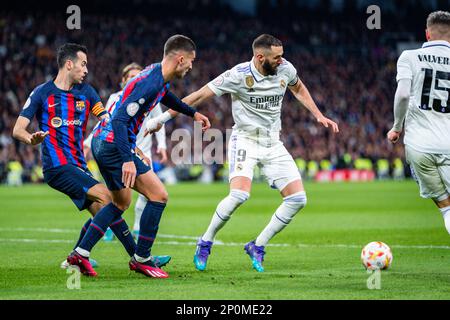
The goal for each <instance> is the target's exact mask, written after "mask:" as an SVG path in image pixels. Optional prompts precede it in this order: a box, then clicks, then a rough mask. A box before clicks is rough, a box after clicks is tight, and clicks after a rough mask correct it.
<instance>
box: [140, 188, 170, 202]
mask: <svg viewBox="0 0 450 320" xmlns="http://www.w3.org/2000/svg"><path fill="white" fill-rule="evenodd" d="M144 196H145V197H146V198H147V200H149V201H154V202H162V203H167V202H168V201H169V193H168V192H167V191H166V190H160V191H158V192H152V193H148V194H145V195H144Z"/></svg>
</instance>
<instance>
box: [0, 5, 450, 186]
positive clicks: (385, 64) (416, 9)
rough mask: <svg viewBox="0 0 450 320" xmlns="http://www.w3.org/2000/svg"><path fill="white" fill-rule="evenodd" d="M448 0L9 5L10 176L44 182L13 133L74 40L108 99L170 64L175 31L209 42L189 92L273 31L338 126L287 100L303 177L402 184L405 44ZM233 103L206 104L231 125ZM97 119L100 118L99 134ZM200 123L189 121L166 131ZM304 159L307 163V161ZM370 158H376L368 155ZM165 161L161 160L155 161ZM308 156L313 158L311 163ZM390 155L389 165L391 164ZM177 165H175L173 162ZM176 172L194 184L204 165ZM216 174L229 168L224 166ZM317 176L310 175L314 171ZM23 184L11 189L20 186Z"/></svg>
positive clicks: (34, 154)
mask: <svg viewBox="0 0 450 320" xmlns="http://www.w3.org/2000/svg"><path fill="white" fill-rule="evenodd" d="M377 3H378V4H380V5H381V13H382V21H381V27H382V28H381V30H369V29H368V28H367V27H366V20H367V18H368V17H369V15H368V14H367V13H366V8H367V7H368V5H370V4H377ZM449 3H450V2H449V1H439V0H437V1H408V2H407V4H406V2H403V1H393V0H392V1H361V0H359V1H356V0H354V1H343V0H322V1H294V0H286V1H275V0H262V1H232V0H228V1H225V0H222V1H212V0H194V1H189V2H185V1H160V0H145V1H143V0H134V1H123V0H121V1H114V2H111V3H110V2H105V1H98V0H92V1H81V2H80V1H79V2H76V3H69V2H64V1H62V2H59V3H58V4H55V3H47V2H39V3H33V2H27V1H25V2H23V1H21V2H17V3H13V2H8V3H6V4H3V5H2V13H1V15H0V39H1V43H0V181H1V182H6V181H7V175H8V172H11V171H14V172H15V173H16V174H15V175H16V176H17V174H19V175H20V176H21V177H22V178H23V181H24V182H29V181H39V180H40V179H41V174H40V160H39V148H37V147H32V146H26V145H23V144H20V143H19V142H18V141H14V140H13V139H12V138H11V132H12V127H13V126H14V123H15V119H16V118H17V115H18V113H19V112H20V110H21V107H22V105H23V104H24V102H25V100H26V99H27V96H28V95H29V93H30V92H31V91H32V90H33V88H34V87H35V86H37V85H38V84H40V83H43V82H45V81H47V80H49V79H51V78H52V77H54V76H55V75H56V73H57V68H56V61H55V60H56V59H55V51H56V48H57V47H58V46H59V45H61V44H63V43H65V42H69V41H73V42H79V43H82V44H84V45H86V46H87V48H88V50H89V55H88V59H89V65H88V67H89V76H88V79H87V81H88V82H89V83H91V84H92V85H93V86H94V87H95V88H96V89H97V90H98V92H99V93H100V96H101V98H102V100H103V102H104V103H106V100H107V98H108V97H109V95H110V94H111V93H113V92H116V91H117V90H118V88H119V82H120V76H119V74H120V70H121V68H122V67H123V66H124V65H126V64H128V63H129V62H131V61H135V62H138V63H140V64H142V65H147V64H150V63H153V62H156V61H160V59H161V55H162V48H163V44H164V42H165V40H166V39H167V38H168V37H169V36H170V35H173V34H175V33H182V34H186V35H188V36H190V37H191V38H192V39H194V41H195V42H196V44H197V46H198V52H197V61H196V62H195V65H194V69H193V71H192V72H191V74H190V75H189V76H188V77H187V78H185V79H184V80H182V81H176V82H175V83H174V86H173V87H174V88H175V89H174V91H175V92H176V93H177V94H178V95H179V96H185V95H187V94H188V93H190V92H192V91H194V90H196V89H198V88H200V87H201V86H202V85H204V84H205V83H207V82H208V81H210V80H212V79H213V78H214V77H216V76H217V75H219V74H220V73H221V72H223V71H225V70H227V69H228V68H230V67H232V66H234V65H235V64H237V63H240V62H243V61H248V60H249V59H250V58H251V42H252V40H253V39H254V38H255V37H256V36H257V35H259V34H261V33H270V34H273V35H275V36H277V37H278V38H280V39H281V40H282V41H283V43H284V49H285V57H286V58H287V59H288V60H290V61H291V62H292V63H293V64H294V66H296V67H297V69H298V73H299V75H300V77H301V79H302V80H303V81H304V82H305V84H306V85H307V87H308V88H309V89H310V91H311V93H312V96H313V97H314V99H315V101H316V103H317V105H318V106H319V108H320V109H321V110H322V111H323V112H324V113H325V114H326V115H327V116H328V117H330V118H332V119H335V120H337V121H338V122H339V126H340V130H341V132H340V133H339V134H338V135H332V134H330V133H329V131H328V130H325V129H323V128H320V126H318V125H317V124H316V123H315V121H314V119H313V118H312V116H311V115H310V114H309V112H308V111H307V110H306V109H304V108H301V107H299V106H298V104H297V103H296V102H295V101H294V99H293V97H292V95H290V94H287V95H286V98H285V101H284V106H283V109H282V117H283V122H282V123H283V128H284V129H283V131H282V140H283V141H284V143H285V145H286V147H287V149H288V150H289V151H290V152H291V154H292V155H293V157H294V158H295V159H296V160H297V162H298V164H299V167H301V170H302V171H304V177H305V178H308V177H311V178H312V177H314V175H315V172H316V171H317V170H319V169H325V170H333V169H342V168H356V169H373V170H374V171H375V172H376V173H377V174H378V176H379V177H396V178H402V177H403V176H404V175H405V174H406V176H408V175H409V174H408V173H409V170H408V168H407V166H406V164H405V161H404V152H403V147H402V144H397V145H396V146H392V145H391V144H390V143H388V142H387V140H386V139H385V135H386V133H387V131H388V130H389V129H390V127H391V125H392V103H393V95H394V92H395V72H396V59H397V58H398V56H399V53H400V50H402V49H404V47H405V45H406V46H408V45H410V46H412V47H417V46H418V45H419V43H420V42H422V41H423V40H424V28H425V25H424V21H425V18H426V15H427V13H428V12H430V11H431V10H433V9H435V8H437V7H441V8H442V7H448V4H449ZM70 4H78V5H79V6H80V8H81V30H68V29H67V27H66V19H67V18H68V16H69V14H67V13H66V8H67V7H68V6H69V5H70ZM228 99H229V98H220V99H219V98H218V99H214V100H212V101H210V102H208V103H205V104H204V105H202V106H200V107H199V110H200V111H201V112H203V113H205V114H206V115H207V116H208V117H209V118H210V119H211V120H212V126H213V127H214V128H219V129H221V130H225V129H226V128H231V126H232V124H233V121H232V117H231V108H230V104H229V100H228ZM93 124H94V119H92V118H91V122H90V125H89V127H88V129H89V128H91V127H92V125H93ZM179 127H185V128H188V129H191V128H192V123H191V122H190V121H186V118H184V117H179V118H177V119H176V120H175V121H171V122H169V123H168V124H167V126H166V128H167V137H168V144H169V145H168V146H169V150H168V151H169V155H170V149H171V147H172V146H173V144H172V143H171V142H170V135H171V133H172V132H173V130H174V129H175V128H179ZM301 159H302V160H301ZM365 159H368V161H367V160H365ZM155 160H156V161H157V160H158V158H157V157H156V156H155ZM303 160H304V161H303ZM380 160H381V161H380ZM170 166H172V167H173V164H169V167H170ZM185 169H186V172H185V174H184V175H183V174H182V173H183V171H182V170H178V171H177V174H178V177H179V178H182V179H192V178H194V177H197V176H199V175H200V173H201V172H202V170H203V168H202V167H201V166H200V167H199V166H197V167H191V168H185ZM212 169H213V172H214V175H215V179H220V178H221V174H223V172H224V171H226V170H220V166H214V167H213V168H212ZM308 171H309V174H308ZM13 180H14V179H12V180H11V181H12V183H14V181H13Z"/></svg>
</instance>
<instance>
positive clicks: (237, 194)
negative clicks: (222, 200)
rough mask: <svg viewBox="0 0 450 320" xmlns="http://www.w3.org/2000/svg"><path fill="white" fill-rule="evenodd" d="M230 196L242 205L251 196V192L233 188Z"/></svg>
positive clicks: (237, 203)
mask: <svg viewBox="0 0 450 320" xmlns="http://www.w3.org/2000/svg"><path fill="white" fill-rule="evenodd" d="M229 197H230V198H231V199H233V200H234V201H235V202H236V205H241V204H243V203H244V202H245V201H247V200H248V199H249V198H250V193H248V192H247V191H243V190H240V189H231V190H230V194H229Z"/></svg>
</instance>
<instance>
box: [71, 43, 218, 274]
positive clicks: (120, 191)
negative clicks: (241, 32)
mask: <svg viewBox="0 0 450 320" xmlns="http://www.w3.org/2000/svg"><path fill="white" fill-rule="evenodd" d="M195 55H196V46H195V44H194V42H193V41H192V40H191V39H190V38H188V37H186V36H183V35H175V36H172V37H170V38H169V39H168V40H167V41H166V43H165V45H164V55H163V59H162V61H161V62H160V63H154V64H151V65H149V66H147V67H146V68H145V69H144V70H143V71H142V72H141V73H139V75H137V76H136V77H134V78H133V79H132V80H130V81H129V82H127V84H126V85H125V87H124V89H123V93H122V94H121V97H120V99H119V101H118V102H117V106H116V107H115V109H114V112H113V113H112V115H111V121H109V122H106V121H102V122H101V123H100V125H98V126H97V127H96V129H95V132H94V137H93V139H92V153H93V156H94V158H95V160H96V162H97V164H98V166H99V169H100V172H101V174H102V176H103V178H104V179H105V183H106V185H107V186H108V189H109V190H110V191H111V195H112V202H111V203H110V204H108V205H107V206H105V207H103V208H102V209H101V210H100V211H99V212H98V213H97V214H96V216H95V218H94V220H93V221H92V224H91V225H90V226H89V228H88V230H87V231H86V234H85V236H84V237H83V239H82V240H81V242H80V244H79V245H78V247H77V248H75V250H74V251H73V252H72V253H71V254H70V255H69V257H68V258H67V261H68V262H69V263H70V264H71V265H76V266H78V267H79V268H80V270H81V272H82V273H83V274H85V275H88V276H96V275H97V273H96V272H95V271H94V270H93V269H92V266H91V264H90V263H89V256H90V252H91V250H92V249H93V247H94V246H95V244H96V243H97V242H98V241H99V240H100V239H101V238H102V237H103V235H104V233H105V231H106V229H107V227H108V226H109V225H111V223H112V222H113V221H123V219H122V214H123V212H124V211H125V210H127V209H128V207H129V205H130V203H131V188H133V189H134V190H135V191H137V192H139V193H140V194H142V195H144V196H145V198H146V199H147V203H146V205H145V208H144V210H143V212H142V217H141V220H140V230H139V238H138V241H137V246H136V250H135V253H134V255H133V256H132V258H131V260H130V262H129V267H130V269H131V270H134V271H136V272H140V273H142V274H144V275H145V276H147V277H155V278H167V277H168V276H169V275H168V274H167V273H166V272H165V271H163V270H162V269H160V268H159V267H158V264H157V262H155V260H154V258H153V257H152V256H151V248H152V246H153V242H154V240H155V238H156V235H157V232H158V228H159V222H160V219H161V216H162V213H163V211H164V208H165V207H166V203H167V201H168V194H167V191H166V189H165V187H164V185H163V184H162V182H161V180H159V178H158V177H157V176H156V174H155V173H154V172H153V171H152V168H151V167H150V166H149V165H147V164H145V163H144V161H143V159H142V157H140V156H139V155H138V154H137V153H136V152H135V147H136V135H137V134H138V132H139V130H140V128H141V126H142V123H143V121H144V119H145V115H146V114H147V113H148V112H150V111H152V109H153V108H155V106H156V105H157V104H158V103H159V102H161V103H163V104H164V105H165V106H166V107H168V108H171V109H173V110H176V111H179V112H181V113H183V114H185V115H188V116H191V117H192V118H193V119H194V120H195V121H199V122H201V123H202V127H203V129H204V130H206V129H208V128H209V127H210V123H209V120H208V118H206V117H205V116H204V115H202V114H201V113H199V112H197V111H196V110H195V109H193V108H192V107H190V106H189V105H187V104H186V103H184V102H182V101H181V100H180V99H179V98H177V97H176V96H175V95H174V94H173V93H172V92H170V91H169V88H170V82H171V81H172V80H174V79H176V78H178V79H181V78H183V77H184V76H186V74H187V73H188V72H189V71H190V70H191V69H192V65H193V61H194V59H195Z"/></svg>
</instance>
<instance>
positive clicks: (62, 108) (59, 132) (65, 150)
mask: <svg viewBox="0 0 450 320" xmlns="http://www.w3.org/2000/svg"><path fill="white" fill-rule="evenodd" d="M100 107H101V108H102V109H103V107H102V102H101V100H100V97H99V95H98V94H97V92H96V91H95V89H94V88H92V87H91V86H90V85H89V84H84V83H83V84H78V85H75V86H74V87H73V88H72V90H69V91H65V90H61V89H59V88H58V87H56V85H55V84H54V82H53V80H51V81H48V82H46V83H44V84H41V85H40V86H38V87H36V88H35V89H34V90H33V92H31V94H30V96H29V98H28V100H27V102H26V103H25V105H24V107H23V110H22V112H21V113H20V115H21V116H23V117H26V118H28V119H30V120H32V119H33V117H34V116H36V119H37V121H38V123H39V129H40V130H42V131H49V135H48V136H47V137H46V138H45V139H44V141H43V142H42V144H41V151H42V164H43V169H44V171H45V170H47V169H50V168H54V167H59V166H63V165H66V164H73V165H75V166H78V167H81V168H83V169H86V160H85V159H84V154H83V140H84V134H85V131H86V125H87V122H88V117H89V112H90V111H91V110H97V109H99V108H100Z"/></svg>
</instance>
